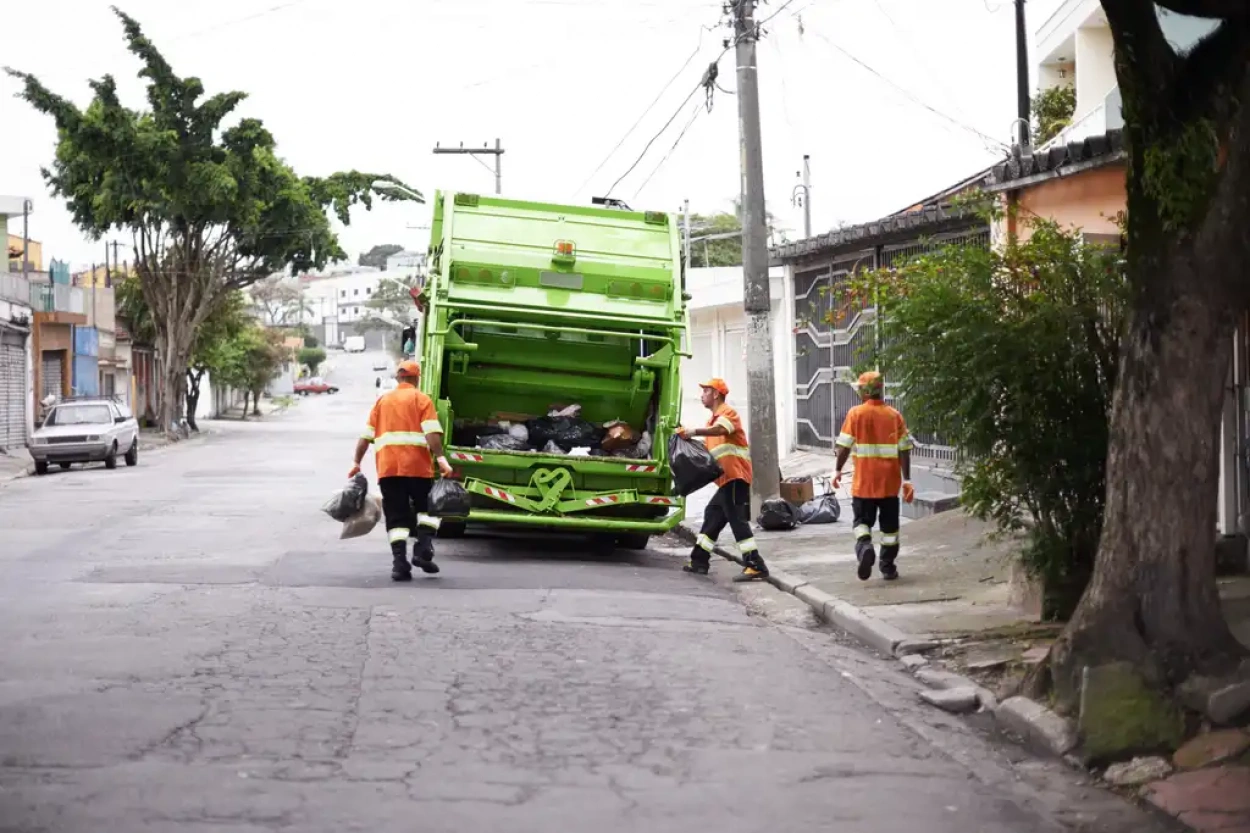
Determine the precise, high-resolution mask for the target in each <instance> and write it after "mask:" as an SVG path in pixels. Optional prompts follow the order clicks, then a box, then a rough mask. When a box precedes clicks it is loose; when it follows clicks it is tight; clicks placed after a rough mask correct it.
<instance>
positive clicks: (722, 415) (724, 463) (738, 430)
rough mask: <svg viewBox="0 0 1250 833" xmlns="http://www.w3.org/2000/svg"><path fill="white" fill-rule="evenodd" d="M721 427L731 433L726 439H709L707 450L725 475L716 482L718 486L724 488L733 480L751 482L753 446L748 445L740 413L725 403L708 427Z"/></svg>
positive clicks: (721, 405)
mask: <svg viewBox="0 0 1250 833" xmlns="http://www.w3.org/2000/svg"><path fill="white" fill-rule="evenodd" d="M715 425H719V426H721V427H722V428H724V429H725V430H726V431H728V432H729V434H728V436H724V437H707V438H706V439H707V450H708V451H710V452H712V456H713V457H715V458H716V462H718V463H720V467H721V469H723V470H724V472H725V473H724V474H723V475H721V477H720V478H719V479H718V480H717V481H716V485H717V486H724V485H725V484H726V483H728V482H730V481H731V480H741V481H743V482H745V483H747V484H750V482H751V446H750V444H749V443H747V432H746V431H744V430H742V420H741V419H740V418H739V417H738V412H737V411H735V410H734V409H733V408H731V407H729V406H728V405H726V404H725V403H723V402H722V403H721V404H720V407H718V408H717V409H716V410H715V411H713V412H712V417H711V419H709V420H708V421H707V427H708V428H711V427H713V426H715Z"/></svg>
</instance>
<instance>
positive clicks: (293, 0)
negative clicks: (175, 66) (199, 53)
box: [169, 0, 308, 43]
mask: <svg viewBox="0 0 1250 833" xmlns="http://www.w3.org/2000/svg"><path fill="white" fill-rule="evenodd" d="M307 2H308V0H289V2H286V3H279V4H278V5H276V6H271V7H269V8H268V9H263V10H261V11H259V12H254V13H252V14H249V15H246V16H244V17H238V18H234V19H233V20H223V21H220V22H218V23H214V24H213V25H212V26H206V27H204V28H203V29H196V30H195V31H194V32H188V33H187V34H185V35H177V36H175V37H172V38H170V39H169V42H170V43H176V42H178V41H180V40H187V39H188V38H198V37H199V36H200V35H206V34H208V33H209V32H216V31H217V30H219V29H225V28H227V27H230V26H235V25H237V24H240V23H247V22H248V21H249V20H255V19H257V18H258V17H265V16H267V15H271V14H273V13H274V12H280V11H282V10H283V9H289V8H291V7H293V6H302V5H303V4H304V3H307Z"/></svg>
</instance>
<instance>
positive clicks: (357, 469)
mask: <svg viewBox="0 0 1250 833" xmlns="http://www.w3.org/2000/svg"><path fill="white" fill-rule="evenodd" d="M358 474H360V465H359V464H357V465H354V466H352V470H351V471H349V472H348V473H347V479H348V480H351V479H352V478H353V477H355V476H356V475H358Z"/></svg>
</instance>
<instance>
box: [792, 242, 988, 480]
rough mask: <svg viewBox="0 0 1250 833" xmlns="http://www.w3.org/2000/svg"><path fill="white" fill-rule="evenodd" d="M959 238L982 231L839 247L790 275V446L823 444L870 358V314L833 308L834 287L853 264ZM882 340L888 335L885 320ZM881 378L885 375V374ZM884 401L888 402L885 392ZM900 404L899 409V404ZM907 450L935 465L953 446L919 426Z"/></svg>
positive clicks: (880, 262) (873, 329) (896, 257)
mask: <svg viewBox="0 0 1250 833" xmlns="http://www.w3.org/2000/svg"><path fill="white" fill-rule="evenodd" d="M955 242H958V243H965V244H972V245H980V246H988V245H989V232H988V230H984V229H980V228H978V229H976V230H973V231H968V232H956V233H951V234H941V235H936V236H934V237H931V238H926V239H924V240H915V241H913V242H909V243H905V244H902V245H895V246H880V247H877V248H875V249H866V250H861V251H855V252H846V253H839V254H837V255H835V256H834V259H833V261H832V262H831V263H827V264H824V265H821V266H819V267H817V268H811V269H806V270H803V271H796V272H795V275H794V321H795V324H794V371H795V373H794V379H795V397H796V400H797V413H796V415H795V417H796V426H795V428H796V433H795V438H796V441H797V445H799V446H800V447H802V448H814V449H830V448H832V447H833V441H834V439H835V438H836V437H837V435H838V432H839V431H840V430H841V429H842V422H843V421H844V420H845V419H846V413H847V411H849V410H850V409H851V408H853V407H855V406H856V405H858V404H859V394H858V393H857V392H856V391H855V387H854V375H855V370H856V369H857V368H858V367H859V366H861V365H867V366H871V365H872V364H873V363H874V358H873V356H874V352H875V348H876V346H877V329H878V322H877V314H876V310H875V308H873V307H872V306H870V305H868V304H867V303H866V302H865V303H859V304H843V305H841V306H840V307H836V308H835V304H836V303H837V301H838V299H837V297H836V296H837V294H838V292H837V288H838V286H839V285H840V284H841V283H843V282H845V281H846V280H847V279H848V277H849V276H850V275H851V274H853V273H855V272H857V271H860V270H866V269H874V268H878V267H888V266H894V265H898V264H899V263H901V262H902V261H903V260H905V259H906V258H908V257H911V256H914V255H917V254H920V253H923V252H926V251H932V250H933V249H935V248H937V247H939V246H942V245H946V244H948V243H955ZM882 329H883V331H882V333H881V336H882V338H888V337H889V327H888V326H884V327H883V328H882ZM887 383H888V380H887ZM887 399H890V401H892V398H890V397H889V394H888V393H887ZM899 407H900V408H902V409H903V410H904V412H905V411H906V406H905V404H904V403H899ZM915 436H916V440H917V446H916V450H915V452H913V453H914V455H915V456H916V457H923V458H928V460H930V461H932V462H935V463H953V462H954V461H955V460H956V457H957V452H956V450H955V449H954V448H952V447H950V446H948V445H945V444H944V443H943V442H942V441H941V439H940V438H938V437H935V436H933V435H930V434H925V433H923V432H917V433H916V434H915Z"/></svg>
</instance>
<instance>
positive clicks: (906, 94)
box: [812, 32, 1011, 151]
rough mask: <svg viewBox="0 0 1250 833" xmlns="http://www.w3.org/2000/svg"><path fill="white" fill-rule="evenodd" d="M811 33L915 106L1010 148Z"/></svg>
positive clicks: (986, 139) (980, 136)
mask: <svg viewBox="0 0 1250 833" xmlns="http://www.w3.org/2000/svg"><path fill="white" fill-rule="evenodd" d="M812 34H814V35H815V36H816V37H818V38H820V39H821V40H823V41H824V42H825V43H827V44H829V46H830V47H832V48H833V49H834V50H836V51H837V52H839V53H841V54H842V55H843V56H844V57H845V58H846V59H847V60H849V61H851V62H852V63H855V64H858V65H859V66H860V68H862V69H864V70H865V71H866V72H868V73H870V74H872V75H874V76H876V77H877V79H878V80H880V81H882V82H884V83H886V84H888V85H889V86H891V87H893V88H894V89H895V90H896V91H898V92H899V93H900V94H901V95H903V96H904V97H906V98H907V99H908V100H910V101H911V102H912V103H913V104H916V105H917V106H919V107H921V108H923V109H925V110H928V111H929V112H930V113H932V114H933V115H935V116H937V117H938V118H940V119H943V120H945V121H948V122H950V123H951V124H953V125H954V126H956V127H958V128H960V129H961V130H966V131H967V132H969V133H971V134H973V135H974V136H977V137H979V138H980V139H982V140H983V141H986V142H990V143H992V144H994V145H996V146H997V147H999V148H1001V149H1002V150H1004V151H1006V150H1010V149H1011V148H1010V146H1009V145H1007V144H1006V143H1004V142H1002V141H999V140H998V139H995V138H994V137H992V136H987V135H986V134H985V133H982V132H981V131H980V130H977V129H976V128H975V127H971V126H969V125H967V124H964V123H963V122H961V121H960V120H959V119H957V118H955V117H953V116H948V115H947V114H946V113H943V112H942V111H941V110H939V109H937V108H936V107H934V106H933V105H931V104H929V103H927V102H925V101H924V100H923V99H921V98H920V97H919V96H917V95H916V94H915V93H913V92H911V91H910V90H908V89H907V88H905V87H902V86H900V85H899V84H897V83H896V82H894V81H892V80H891V79H890V78H888V77H886V76H885V75H883V74H882V73H880V72H879V71H877V70H876V69H875V68H873V67H871V66H869V65H868V64H866V63H864V62H863V61H862V60H860V59H859V58H857V57H855V56H854V55H852V54H851V53H850V52H848V51H846V50H845V49H843V48H842V47H841V46H839V45H838V44H836V43H834V42H833V41H831V40H829V38H827V37H825V35H823V34H822V33H820V32H813V33H812Z"/></svg>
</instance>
